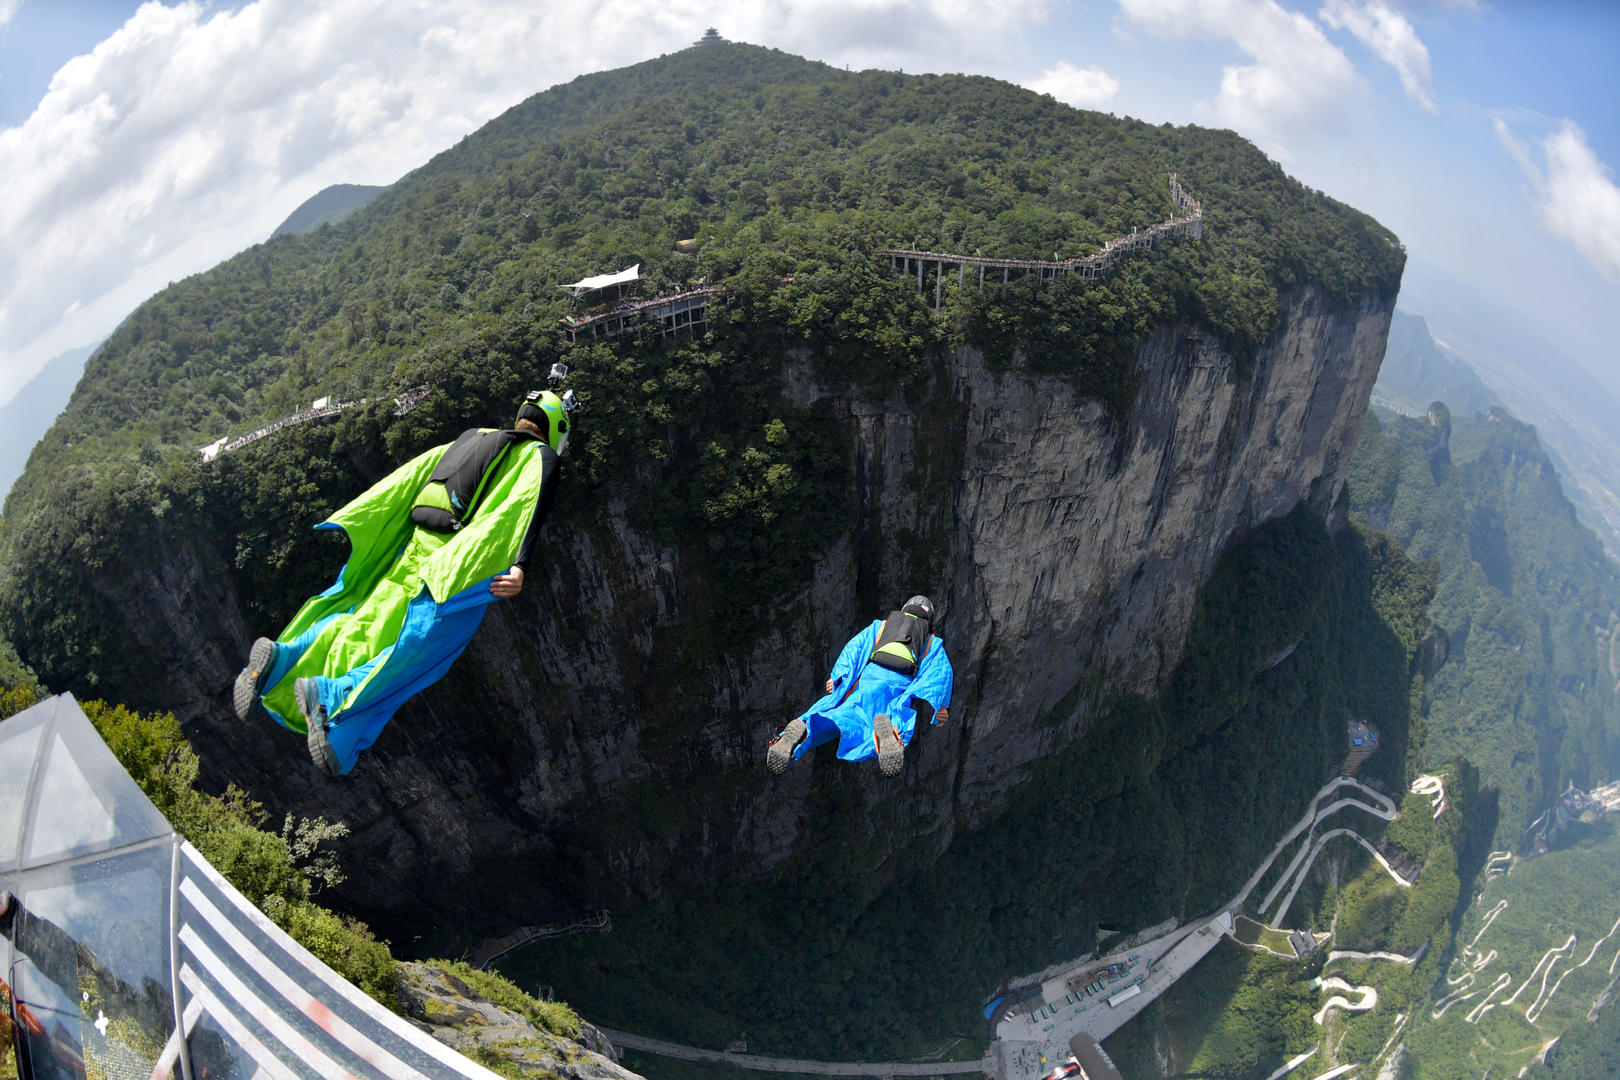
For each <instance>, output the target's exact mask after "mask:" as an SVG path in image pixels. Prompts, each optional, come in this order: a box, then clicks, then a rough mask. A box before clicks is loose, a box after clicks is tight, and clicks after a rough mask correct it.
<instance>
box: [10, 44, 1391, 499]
mask: <svg viewBox="0 0 1620 1080" xmlns="http://www.w3.org/2000/svg"><path fill="white" fill-rule="evenodd" d="M1171 171H1178V172H1179V173H1180V175H1181V178H1182V180H1183V182H1184V183H1185V184H1186V185H1187V186H1188V189H1189V190H1190V191H1192V192H1193V193H1194V195H1195V196H1196V197H1197V198H1199V199H1200V200H1201V201H1202V202H1203V204H1204V206H1205V207H1206V213H1207V222H1208V224H1209V231H1208V233H1207V235H1208V240H1207V241H1206V242H1204V243H1203V244H1199V245H1186V250H1184V251H1178V252H1177V253H1175V255H1174V256H1173V257H1171V258H1167V259H1155V260H1154V261H1153V264H1152V265H1143V266H1141V267H1139V268H1133V269H1132V270H1130V271H1127V272H1125V273H1122V274H1120V275H1118V277H1117V279H1116V280H1113V281H1110V282H1106V283H1104V284H1103V285H1102V286H1100V287H1098V288H1096V289H1094V290H1088V291H1093V292H1095V293H1096V294H1097V295H1096V298H1095V301H1094V302H1089V303H1081V304H1080V306H1079V308H1078V309H1077V310H1076V312H1075V314H1076V315H1087V316H1091V317H1092V319H1093V320H1094V321H1100V322H1102V323H1103V325H1101V326H1096V327H1094V328H1093V330H1094V333H1095V332H1098V331H1100V332H1102V333H1104V334H1107V333H1111V332H1119V333H1123V334H1124V335H1125V337H1127V338H1132V337H1140V336H1141V335H1142V334H1143V333H1144V332H1145V328H1146V326H1147V325H1150V324H1151V323H1152V322H1154V321H1156V320H1158V319H1162V318H1163V317H1165V316H1167V315H1170V314H1177V313H1186V314H1189V315H1192V316H1194V317H1197V318H1201V319H1203V320H1205V321H1207V322H1208V323H1209V324H1210V325H1212V326H1214V327H1216V328H1218V329H1220V330H1222V331H1223V332H1225V333H1227V334H1228V335H1230V336H1231V337H1232V338H1233V339H1235V340H1238V341H1246V342H1250V343H1252V342H1254V341H1256V340H1258V339H1260V338H1262V337H1264V335H1265V334H1266V333H1267V332H1268V331H1270V330H1271V329H1273V328H1274V326H1275V323H1276V320H1277V314H1278V309H1277V302H1276V294H1277V292H1278V290H1286V289H1288V288H1291V287H1293V286H1294V285H1297V284H1299V283H1300V282H1303V281H1307V280H1309V281H1315V282H1319V283H1321V284H1322V285H1323V286H1324V287H1325V288H1326V289H1328V290H1329V292H1330V293H1333V294H1337V295H1339V296H1346V297H1348V296H1355V295H1361V294H1364V293H1368V292H1375V291H1379V290H1388V289H1391V288H1393V286H1394V283H1395V282H1396V280H1397V277H1398V273H1399V270H1400V267H1401V265H1402V256H1401V253H1400V251H1399V250H1398V248H1397V247H1396V246H1395V245H1394V244H1393V238H1392V237H1390V236H1389V234H1388V233H1387V232H1385V231H1384V230H1383V229H1381V228H1380V227H1378V226H1377V225H1376V224H1375V223H1374V222H1372V221H1371V220H1370V219H1368V218H1367V217H1365V216H1364V215H1362V214H1359V213H1357V212H1355V211H1353V210H1351V209H1349V208H1348V207H1345V206H1343V205H1341V204H1338V203H1335V202H1333V201H1332V200H1330V199H1327V198H1325V197H1323V196H1320V195H1318V194H1316V193H1313V192H1311V191H1309V190H1308V189H1306V188H1304V187H1302V186H1301V185H1299V184H1298V183H1296V182H1294V181H1292V180H1290V179H1289V178H1288V177H1286V176H1285V175H1284V174H1283V173H1282V171H1281V169H1279V168H1278V167H1277V166H1276V165H1275V164H1274V163H1272V162H1270V161H1268V160H1266V159H1265V157H1264V156H1263V155H1262V154H1260V152H1259V151H1257V150H1256V149H1255V148H1254V147H1252V146H1251V145H1249V144H1248V143H1246V142H1245V141H1243V140H1242V139H1240V138H1238V137H1237V136H1235V135H1233V134H1232V133H1230V132H1220V131H1208V130H1203V129H1197V128H1172V127H1169V126H1164V127H1153V126H1150V125H1146V124H1142V123H1139V122H1136V121H1130V120H1120V119H1115V118H1114V117H1111V116H1107V115H1103V114H1097V113H1087V112H1079V111H1076V110H1074V109H1071V108H1069V107H1068V106H1065V105H1062V104H1059V103H1057V102H1056V101H1054V100H1052V99H1051V98H1046V97H1041V96H1038V95H1035V94H1033V93H1031V92H1029V91H1025V90H1022V89H1020V88H1018V87H1014V86H1011V85H1008V84H1006V83H1001V82H997V81H995V80H992V79H986V78H976V77H965V76H906V75H900V74H894V73H889V72H879V71H869V72H861V73H848V72H843V71H838V70H835V69H832V68H829V67H827V66H825V65H822V64H816V63H811V62H808V61H804V60H801V59H799V58H796V57H792V56H788V55H786V54H783V53H779V52H775V51H773V50H768V49H762V48H757V47H752V46H746V45H730V44H728V45H724V46H719V47H709V48H705V49H698V50H688V51H686V52H682V53H677V54H674V55H672V56H667V57H662V58H660V59H658V60H653V61H649V62H647V63H643V64H639V65H636V66H633V67H630V68H626V69H622V70H619V71H613V72H607V73H603V74H596V75H588V76H582V77H581V78H578V79H576V80H574V81H573V82H571V83H568V84H566V85H562V86H558V87H555V88H553V89H551V90H548V91H546V92H545V93H542V94H538V95H536V96H535V97H533V98H531V99H529V100H528V101H526V102H524V103H523V104H522V105H519V106H517V107H515V108H513V109H512V110H510V111H509V112H507V113H506V114H505V115H503V116H501V117H500V118H498V119H496V120H495V121H492V122H491V123H490V124H488V125H486V126H485V127H484V128H483V129H482V130H480V131H479V132H477V133H476V134H474V135H472V136H470V137H468V138H466V139H464V140H463V141H462V142H461V143H460V144H459V145H457V146H456V147H455V148H453V149H451V150H449V151H447V152H445V153H443V154H441V155H439V156H438V157H436V158H435V159H433V160H432V161H431V162H430V163H429V164H427V165H426V166H424V167H423V168H421V169H420V170H418V171H416V172H415V173H413V174H411V175H409V176H407V177H406V178H405V179H403V180H402V181H400V182H399V183H397V184H395V185H394V186H393V187H392V188H390V189H389V190H388V191H387V192H386V193H384V194H383V195H381V196H379V197H378V198H377V199H376V200H375V201H374V202H373V203H372V204H371V205H369V206H368V207H366V208H365V209H364V210H362V211H361V212H359V213H358V214H356V215H354V216H353V217H352V218H351V219H348V220H345V221H344V222H343V223H341V224H340V225H338V226H335V227H332V228H329V229H322V230H319V232H318V235H313V236H306V237H282V238H278V239H277V240H275V241H273V242H270V243H266V244H263V245H259V246H257V247H255V248H253V249H251V250H249V251H247V252H245V253H244V254H242V255H240V256H238V257H236V258H234V259H232V260H229V261H228V262H226V263H224V264H222V265H221V266H220V267H218V268H216V269H215V270H212V271H210V272H208V273H205V274H201V275H198V276H196V277H193V278H191V279H188V280H186V281H184V282H181V283H179V284H177V285H174V286H172V287H171V288H169V289H167V290H165V291H164V292H163V293H161V294H160V295H159V296H158V297H156V298H154V299H153V300H152V301H151V302H150V303H148V304H147V305H145V306H144V307H143V308H142V309H141V310H140V311H139V312H137V313H136V314H135V316H134V317H133V318H131V319H130V321H129V322H128V323H127V324H126V325H125V326H124V327H123V328H122V329H121V330H120V331H119V332H118V333H117V334H116V335H115V336H114V337H113V339H112V340H111V341H110V342H109V343H108V345H107V347H106V348H105V349H104V350H103V351H102V354H101V355H100V356H99V357H98V358H97V361H96V362H95V363H94V364H93V365H92V366H91V368H90V370H89V371H88V372H87V378H86V379H85V385H84V387H83V388H82V389H81V391H80V394H79V396H78V398H77V399H76V400H75V401H74V403H73V405H72V406H71V407H70V408H69V410H68V411H67V414H66V415H65V416H64V417H63V420H62V422H61V424H60V425H59V426H58V428H57V430H56V431H55V432H54V433H53V434H52V437H51V438H50V439H48V440H47V441H46V445H45V448H44V449H43V450H42V452H41V455H40V457H41V460H40V462H39V464H40V465H41V466H43V465H45V464H46V463H47V462H49V461H51V460H52V459H54V458H56V457H57V456H59V455H60V454H61V453H62V452H63V451H64V450H65V449H66V448H67V447H68V445H69V444H70V443H72V442H73V441H74V437H75V436H76V435H81V434H83V433H85V432H87V431H90V430H94V431H95V432H96V433H97V435H98V438H97V440H96V446H95V448H94V450H89V451H88V452H89V453H90V454H91V456H93V457H95V458H97V459H105V458H106V457H108V456H109V454H108V450H109V449H110V448H109V446H108V442H107V440H106V436H107V435H108V434H110V433H111V432H110V431H109V429H111V431H116V432H118V433H119V437H118V438H116V439H115V440H113V442H114V444H115V445H117V446H121V447H123V448H124V449H126V450H127V449H130V448H132V447H133V446H134V445H136V444H141V445H145V446H148V447H155V448H158V449H165V448H168V447H186V448H188V449H189V448H190V446H191V445H193V444H195V443H198V442H203V441H208V440H209V439H212V438H215V437H217V436H218V435H219V434H223V433H225V432H228V431H232V430H235V429H237V428H240V427H241V426H242V425H243V424H251V422H252V421H255V420H260V419H264V418H269V417H272V416H275V415H278V414H280V413H282V412H285V411H288V410H290V409H291V408H293V407H295V406H296V405H297V404H299V403H301V402H303V401H304V400H305V399H306V398H308V397H309V396H311V395H314V394H317V393H319V394H335V395H345V396H348V395H352V396H366V395H376V394H379V393H381V392H383V391H385V390H388V389H390V388H392V389H399V388H401V387H402V386H403V385H408V384H409V383H410V381H411V380H413V379H418V378H420V377H423V376H431V375H435V374H439V373H440V369H442V367H444V366H445V365H446V364H454V363H455V362H456V361H457V360H464V359H466V358H467V357H468V356H469V355H473V354H476V353H478V352H479V351H480V350H482V349H484V348H487V347H491V346H493V347H500V346H506V347H508V348H517V349H525V350H529V351H536V352H538V351H544V350H545V349H546V348H547V346H549V345H552V344H554V343H555V340H556V339H555V336H554V334H553V332H552V322H553V320H554V317H555V316H556V315H557V314H559V313H560V312H561V311H563V310H564V309H565V304H566V299H565V297H564V294H562V293H561V292H560V291H559V290H558V289H557V288H556V286H557V285H558V284H560V283H563V282H567V281H572V280H575V279H577V278H579V277H582V276H585V275H587V274H592V273H599V272H602V271H604V270H607V269H619V268H620V267H621V266H624V265H628V264H630V263H631V262H636V261H640V262H643V263H644V267H643V277H644V278H650V279H651V280H653V281H655V282H656V281H664V280H691V279H694V278H698V277H704V278H708V279H710V280H712V281H715V282H719V283H722V284H726V285H728V286H731V287H733V288H734V289H736V290H737V291H739V292H741V293H742V294H743V295H744V298H745V299H746V300H748V301H753V303H751V304H750V303H744V304H740V305H739V307H740V308H742V309H744V310H748V309H750V308H757V307H758V306H760V305H763V306H764V308H765V309H766V310H764V311H755V314H757V315H759V316H763V317H766V318H769V319H770V320H771V321H773V322H775V323H777V324H778V329H779V331H781V332H785V334H786V335H787V336H792V337H799V336H804V335H807V334H812V333H816V332H818V331H817V328H818V324H819V323H820V319H819V316H820V315H822V314H823V313H826V312H830V311H835V310H836V309H837V306H838V304H839V302H840V301H855V302H856V303H857V305H859V306H858V307H857V309H856V311H855V312H854V313H852V315H850V316H848V317H852V318H857V319H860V318H867V317H874V316H875V317H878V318H880V319H881V321H882V322H883V323H885V324H890V328H889V332H887V333H880V331H879V329H878V328H873V330H872V331H871V333H872V337H873V338H874V340H871V341H865V342H860V344H861V345H863V346H865V349H864V350H863V351H866V352H868V353H888V354H894V353H896V352H899V353H904V352H906V351H907V347H908V346H910V345H913V344H915V342H913V341H912V338H914V337H915V336H916V335H915V331H914V330H911V328H909V327H908V326H907V317H908V316H909V315H911V314H912V312H910V311H908V310H907V308H908V306H909V305H907V304H905V303H904V302H903V298H902V296H901V294H902V293H903V292H904V290H903V289H901V288H896V287H892V286H894V285H895V284H896V283H893V282H889V281H887V280H886V279H887V277H888V273H887V270H886V268H885V267H882V266H880V265H879V260H877V259H875V258H873V257H872V256H873V254H874V253H875V252H877V251H879V250H881V249H882V248H884V247H887V246H891V245H905V246H917V247H922V248H928V249H933V250H949V251H966V252H972V251H976V250H982V251H983V252H984V253H985V254H990V255H1003V256H1013V257H1024V258H1046V257H1049V256H1050V255H1051V254H1052V253H1053V252H1058V253H1061V254H1062V255H1063V256H1065V257H1067V256H1070V255H1083V254H1089V253H1090V252H1091V251H1093V250H1095V249H1096V248H1097V247H1099V246H1100V245H1101V244H1102V243H1103V241H1104V240H1106V239H1108V238H1111V237H1114V236H1118V235H1120V234H1122V233H1127V232H1129V231H1130V230H1131V229H1132V228H1133V227H1145V226H1147V225H1150V224H1152V223H1154V222H1157V221H1160V220H1162V219H1164V218H1165V217H1167V216H1169V212H1170V211H1171V209H1172V206H1171V203H1170V200H1169V192H1168V187H1167V180H1166V177H1167V174H1168V173H1169V172H1171ZM694 236H696V237H698V238H699V239H700V240H701V241H702V244H701V247H700V249H699V254H698V256H697V257H696V258H689V257H687V256H684V255H679V254H677V253H675V252H674V250H673V248H674V244H675V241H676V240H679V239H684V238H690V237H694ZM786 275H792V276H793V277H794V281H793V282H791V283H789V284H787V285H779V280H780V278H782V277H783V276H786ZM899 284H903V283H899ZM885 285H888V286H891V287H889V288H885V287H884V286H885ZM862 294H871V295H867V296H862ZM863 300H864V301H865V303H864V305H863V304H861V303H860V302H861V301H863ZM963 306H964V307H968V306H971V305H966V304H964V305H963ZM963 314H964V315H966V314H967V313H966V312H964V313H963ZM1021 329H1024V331H1025V333H1026V335H1028V336H1039V334H1037V332H1036V331H1035V330H1034V329H1031V328H1021ZM821 332H823V333H824V331H821ZM872 358H873V357H870V356H869V357H868V358H867V359H868V361H870V359H872ZM83 449H86V450H88V448H83ZM37 471H38V470H37V469H36V472H37ZM27 486H28V485H26V484H25V485H24V487H25V489H26V488H27Z"/></svg>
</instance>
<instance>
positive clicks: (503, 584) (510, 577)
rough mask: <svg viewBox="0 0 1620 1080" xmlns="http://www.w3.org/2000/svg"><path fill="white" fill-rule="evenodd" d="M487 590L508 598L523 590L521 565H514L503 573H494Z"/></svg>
mask: <svg viewBox="0 0 1620 1080" xmlns="http://www.w3.org/2000/svg"><path fill="white" fill-rule="evenodd" d="M489 591H490V592H492V593H494V594H495V595H496V596H499V597H501V598H502V599H503V600H504V599H510V598H511V597H514V596H516V595H517V594H518V593H520V592H522V591H523V567H521V566H514V567H512V569H510V570H508V571H507V572H506V573H504V574H497V575H495V580H493V581H491V582H490V583H489Z"/></svg>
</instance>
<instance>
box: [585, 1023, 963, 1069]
mask: <svg viewBox="0 0 1620 1080" xmlns="http://www.w3.org/2000/svg"><path fill="white" fill-rule="evenodd" d="M597 1030H598V1031H600V1032H601V1033H602V1034H604V1035H606V1036H607V1037H608V1041H610V1042H612V1043H613V1045H614V1046H617V1047H621V1048H623V1049H627V1050H639V1051H641V1052H642V1053H644V1054H657V1055H658V1056H659V1057H667V1058H675V1059H677V1060H679V1061H703V1062H708V1063H711V1064H717V1065H730V1066H731V1067H733V1068H736V1069H753V1070H755V1071H756V1072H782V1073H811V1074H816V1075H821V1076H947V1075H957V1074H965V1073H978V1074H980V1075H987V1074H993V1073H994V1071H995V1068H994V1066H993V1065H992V1064H991V1063H990V1061H989V1060H988V1059H980V1060H978V1061H925V1062H915V1061H806V1060H804V1059H801V1058H779V1057H764V1056H762V1055H760V1054H731V1053H727V1052H725V1051H722V1050H704V1049H701V1048H699V1047H696V1046H683V1045H681V1044H680V1043H672V1042H665V1041H664V1040H662V1039H649V1038H646V1037H645V1036H642V1035H632V1034H630V1033H629V1032H627V1031H614V1030H612V1029H611V1028H605V1027H599V1028H597Z"/></svg>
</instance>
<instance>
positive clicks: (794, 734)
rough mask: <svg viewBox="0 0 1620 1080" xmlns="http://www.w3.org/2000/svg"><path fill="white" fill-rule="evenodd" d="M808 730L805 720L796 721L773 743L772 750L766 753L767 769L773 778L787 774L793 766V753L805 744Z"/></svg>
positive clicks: (784, 729) (783, 730)
mask: <svg viewBox="0 0 1620 1080" xmlns="http://www.w3.org/2000/svg"><path fill="white" fill-rule="evenodd" d="M808 730H809V729H808V728H807V727H806V726H805V723H804V721H803V720H795V721H793V722H792V723H791V724H789V725H788V726H787V727H785V728H783V729H782V734H780V735H778V736H777V737H776V738H775V739H774V740H772V741H771V748H770V749H769V750H767V751H766V752H765V767H766V768H768V769H770V770H771V774H772V775H773V776H781V775H782V774H783V773H785V772H787V767H788V766H789V765H791V764H793V751H795V750H797V749H798V748H799V744H800V743H802V742H804V736H805V733H806V732H807V731H808Z"/></svg>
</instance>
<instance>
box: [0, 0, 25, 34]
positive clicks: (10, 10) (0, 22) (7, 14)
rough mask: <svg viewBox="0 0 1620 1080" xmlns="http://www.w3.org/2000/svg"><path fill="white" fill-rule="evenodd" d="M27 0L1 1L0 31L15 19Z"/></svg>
mask: <svg viewBox="0 0 1620 1080" xmlns="http://www.w3.org/2000/svg"><path fill="white" fill-rule="evenodd" d="M25 2H26V0H0V30H3V29H5V25H6V24H7V23H8V22H10V21H11V20H12V19H14V18H15V17H16V15H17V12H18V10H19V9H21V8H22V6H23V4H24V3H25Z"/></svg>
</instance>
